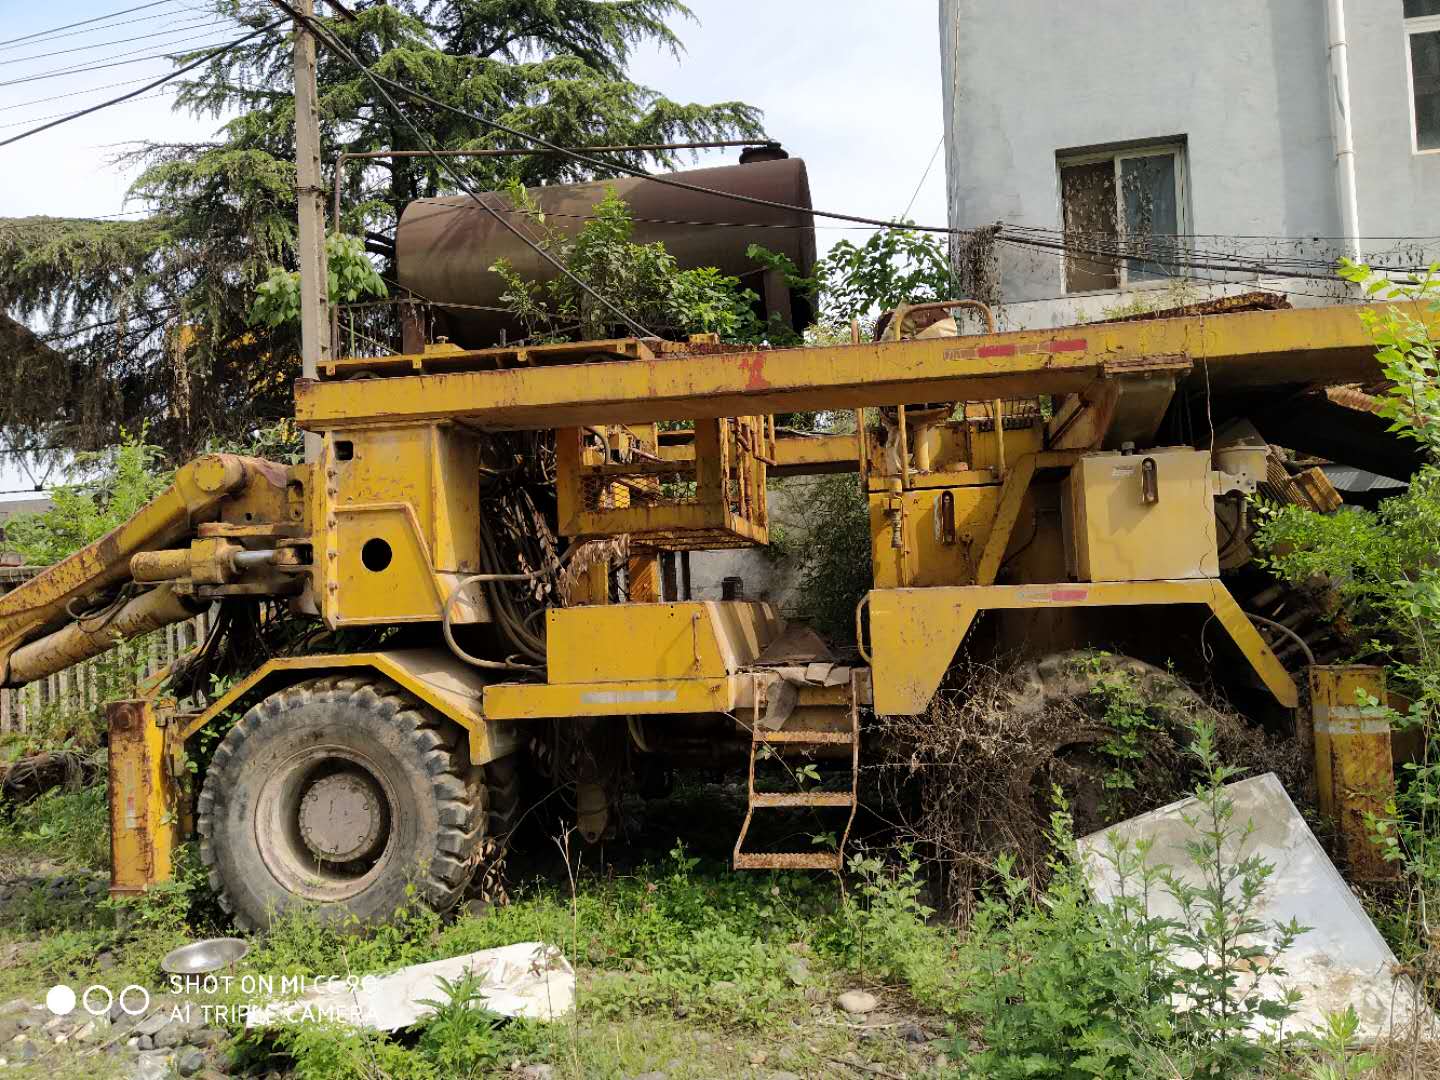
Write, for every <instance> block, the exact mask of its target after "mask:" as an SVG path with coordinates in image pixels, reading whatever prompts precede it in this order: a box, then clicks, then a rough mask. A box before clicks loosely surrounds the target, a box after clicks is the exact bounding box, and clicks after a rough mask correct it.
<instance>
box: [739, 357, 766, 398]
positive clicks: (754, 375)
mask: <svg viewBox="0 0 1440 1080" xmlns="http://www.w3.org/2000/svg"><path fill="white" fill-rule="evenodd" d="M740 370H741V371H743V372H745V375H746V379H745V389H746V390H768V389H770V380H769V379H767V378H765V354H764V353H751V354H749V355H748V356H742V357H740Z"/></svg>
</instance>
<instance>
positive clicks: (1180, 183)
mask: <svg viewBox="0 0 1440 1080" xmlns="http://www.w3.org/2000/svg"><path fill="white" fill-rule="evenodd" d="M1435 21H1436V22H1437V23H1440V17H1436V20H1435ZM1407 47H1408V42H1407ZM1411 100H1412V103H1413V100H1414V98H1413V95H1412V98H1411ZM1412 108H1413V104H1412ZM1411 126H1412V128H1413V126H1414V125H1413V124H1412V125H1411ZM1187 149H1188V143H1186V142H1185V141H1184V140H1180V141H1176V140H1173V139H1172V140H1168V141H1166V142H1157V143H1145V144H1140V145H1135V146H1127V147H1125V148H1123V149H1111V150H1082V151H1080V152H1078V153H1067V152H1065V151H1063V150H1062V151H1060V152H1058V153H1057V154H1056V155H1055V185H1056V192H1057V194H1058V196H1059V198H1058V199H1057V200H1056V201H1057V202H1058V203H1059V206H1060V235H1061V236H1062V237H1063V236H1064V235H1065V182H1064V171H1065V170H1066V169H1068V168H1071V167H1072V166H1075V165H1095V164H1098V163H1099V162H1102V161H1109V162H1110V163H1111V168H1112V169H1113V170H1114V174H1115V223H1116V227H1117V228H1120V229H1124V227H1125V188H1124V183H1123V181H1122V166H1121V162H1123V161H1127V160H1130V159H1132V158H1145V157H1171V158H1173V159H1174V160H1175V238H1176V240H1177V241H1178V240H1180V239H1183V238H1186V237H1188V236H1189V235H1190V214H1189V162H1188V160H1187V159H1188V157H1189V155H1188V153H1187ZM1065 258H1066V259H1067V260H1068V259H1069V258H1070V252H1069V248H1068V245H1067V246H1066V250H1065ZM1115 261H1116V263H1117V266H1116V280H1117V282H1118V284H1117V285H1116V287H1115V288H1114V289H1082V290H1072V289H1071V288H1070V284H1069V272H1068V269H1067V267H1066V266H1065V265H1064V264H1062V265H1061V268H1060V287H1061V289H1062V290H1063V292H1064V294H1065V295H1066V296H1095V295H1097V294H1099V293H1105V292H1129V291H1131V290H1135V289H1157V288H1163V287H1165V286H1168V285H1169V284H1170V283H1171V282H1170V281H1169V279H1166V278H1159V279H1155V280H1145V281H1137V282H1131V281H1130V265H1129V264H1130V259H1129V258H1128V257H1126V256H1123V255H1117V256H1116V257H1115ZM1139 261H1144V260H1139Z"/></svg>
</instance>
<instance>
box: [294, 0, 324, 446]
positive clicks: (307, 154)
mask: <svg viewBox="0 0 1440 1080" xmlns="http://www.w3.org/2000/svg"><path fill="white" fill-rule="evenodd" d="M294 7H295V10H297V11H298V12H299V13H300V14H301V15H303V16H305V17H306V18H310V17H312V16H313V15H314V14H315V0H294ZM317 96H318V91H317V89H316V85H315V35H314V34H312V33H311V32H310V30H309V29H308V28H307V27H306V24H305V23H303V22H300V21H298V20H297V21H296V23H295V194H296V198H297V201H298V202H299V204H300V237H299V240H300V243H299V256H300V373H301V376H302V377H303V378H306V379H313V378H315V377H316V376H317V374H318V373H319V370H320V365H321V363H323V362H324V361H327V360H329V359H330V289H329V275H328V272H327V269H326V265H325V191H324V188H323V187H322V186H321V178H320V118H319V115H318V113H317V111H316V104H317V103H316V98H317ZM319 456H320V436H318V435H315V434H311V433H309V432H307V433H306V435H305V460H306V461H315V460H316V459H318V458H319Z"/></svg>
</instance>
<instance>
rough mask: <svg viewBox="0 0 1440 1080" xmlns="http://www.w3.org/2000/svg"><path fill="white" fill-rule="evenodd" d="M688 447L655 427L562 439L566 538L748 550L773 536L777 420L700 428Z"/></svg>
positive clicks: (559, 464) (560, 493)
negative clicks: (769, 471)
mask: <svg viewBox="0 0 1440 1080" xmlns="http://www.w3.org/2000/svg"><path fill="white" fill-rule="evenodd" d="M690 434H691V438H692V443H691V445H690V446H687V447H683V448H682V447H677V446H673V445H667V444H666V443H664V442H662V441H661V438H660V433H659V432H658V431H657V430H656V428H655V426H654V425H653V424H652V425H640V426H633V427H631V426H616V425H612V426H608V427H607V426H603V425H601V426H594V425H592V426H587V427H584V428H566V429H562V430H560V431H558V432H556V435H555V442H556V450H555V457H556V498H557V500H558V504H559V512H560V532H561V533H562V534H563V535H565V536H568V537H575V538H600V537H609V536H626V537H628V538H629V543H630V545H631V547H632V548H638V549H642V550H652V551H653V550H659V549H682V548H683V549H685V550H692V551H694V550H704V549H711V548H727V547H744V546H749V545H751V544H763V543H766V542H767V541H768V539H769V511H768V500H767V490H766V468H767V465H768V463H769V462H770V461H771V460H773V456H772V455H773V446H774V441H775V439H774V431H773V422H772V421H771V420H770V419H769V418H768V417H760V416H741V417H729V418H721V419H716V420H700V421H697V422H696V424H695V427H694V430H693V432H691V433H690Z"/></svg>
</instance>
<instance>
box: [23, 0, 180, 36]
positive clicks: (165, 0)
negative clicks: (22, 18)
mask: <svg viewBox="0 0 1440 1080" xmlns="http://www.w3.org/2000/svg"><path fill="white" fill-rule="evenodd" d="M173 2H174V0H151V2H150V3H148V4H139V5H137V6H135V7H130V8H123V9H121V10H120V11H112V12H111V13H110V14H109V15H96V16H95V17H94V18H93V19H81V20H80V21H79V22H73V23H66V24H65V25H64V26H55V27H51V28H50V29H49V30H36V31H35V32H34V33H33V34H21V35H20V36H19V37H13V38H6V39H5V40H4V41H0V46H8V45H15V44H18V43H20V42H22V41H31V40H33V39H35V38H40V37H47V36H49V35H50V34H55V33H58V32H60V31H61V30H69V29H71V28H72V27H76V26H89V25H90V24H91V23H98V22H108V21H109V20H110V19H113V18H115V16H117V15H129V14H130V13H131V12H132V11H144V10H145V9H146V8H153V7H159V6H160V5H161V4H169V3H173Z"/></svg>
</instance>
